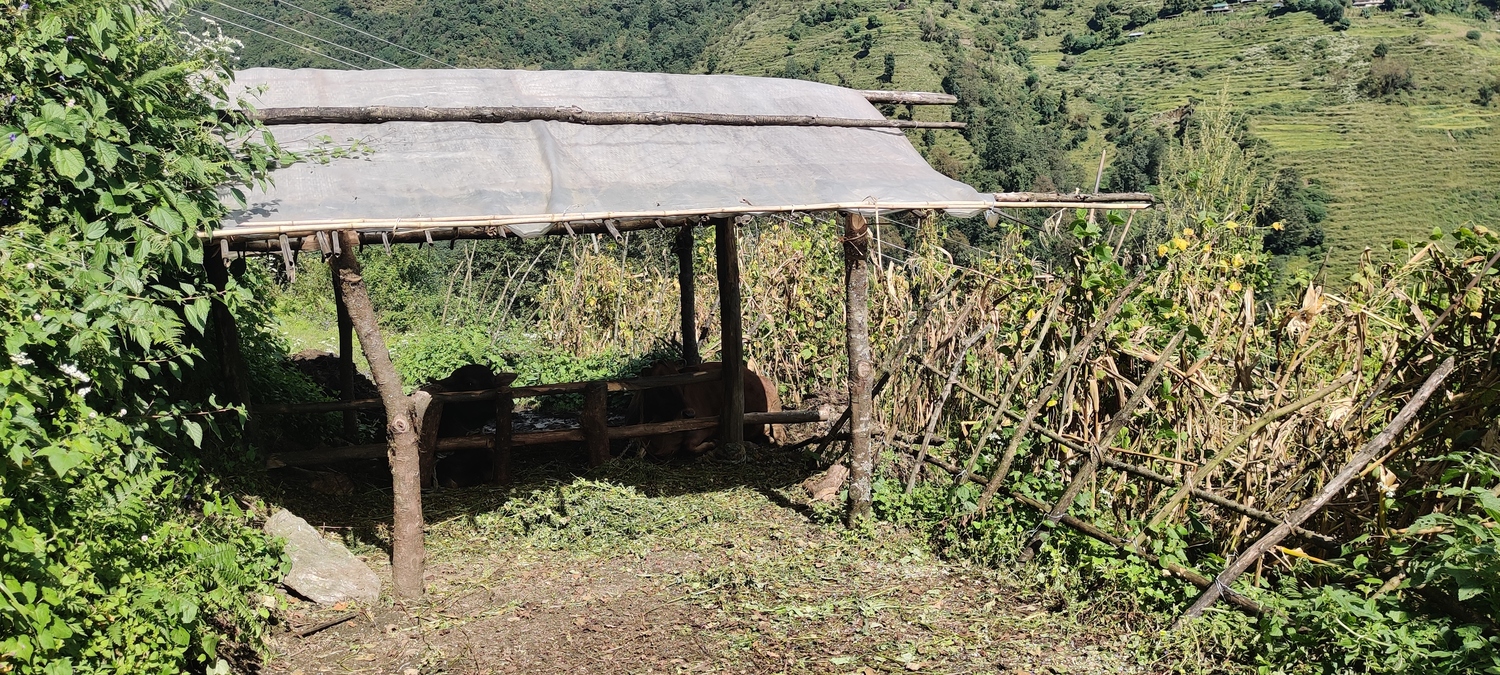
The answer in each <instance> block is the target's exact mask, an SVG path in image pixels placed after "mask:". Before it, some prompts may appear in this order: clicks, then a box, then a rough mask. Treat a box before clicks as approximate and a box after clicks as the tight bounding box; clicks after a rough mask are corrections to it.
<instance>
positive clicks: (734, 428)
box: [714, 218, 745, 452]
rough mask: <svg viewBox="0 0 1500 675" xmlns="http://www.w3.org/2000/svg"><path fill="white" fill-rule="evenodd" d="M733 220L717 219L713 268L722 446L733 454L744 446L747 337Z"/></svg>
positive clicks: (720, 441) (738, 252) (715, 222)
mask: <svg viewBox="0 0 1500 675" xmlns="http://www.w3.org/2000/svg"><path fill="white" fill-rule="evenodd" d="M737 237H738V234H737V233H736V232H735V227H734V219H733V218H715V219H714V264H715V268H716V269H715V272H716V273H717V274H718V278H719V321H720V327H721V330H720V332H719V334H720V336H721V338H722V342H723V346H722V348H721V349H720V357H719V360H720V361H721V362H723V364H724V366H723V370H722V371H720V372H721V374H720V382H721V383H722V384H723V386H724V410H723V412H722V413H721V414H720V416H719V446H720V447H721V448H724V449H726V450H729V451H730V452H737V451H738V450H737V448H740V447H742V446H743V444H744V442H745V335H744V330H743V328H742V326H741V317H740V246H739V240H738V238H737Z"/></svg>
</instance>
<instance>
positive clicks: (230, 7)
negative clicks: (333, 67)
mask: <svg viewBox="0 0 1500 675" xmlns="http://www.w3.org/2000/svg"><path fill="white" fill-rule="evenodd" d="M213 3H214V4H215V5H219V6H220V7H223V8H225V9H228V10H230V11H234V12H239V13H241V14H244V15H246V16H253V17H255V18H257V19H260V20H261V21H264V22H266V23H268V24H271V25H273V26H277V27H280V28H285V29H287V30H289V31H291V32H293V33H296V34H298V35H301V36H303V37H306V38H311V39H314V40H317V41H318V42H321V43H323V44H325V45H329V46H331V47H338V48H339V49H342V50H344V51H346V52H351V53H354V54H358V55H360V56H363V57H365V58H367V59H370V60H371V61H379V62H380V63H384V64H385V65H388V66H390V67H392V68H400V67H401V66H399V65H396V64H394V63H391V62H390V61H387V60H385V59H382V58H380V57H378V56H371V55H369V54H366V53H364V52H362V51H359V50H358V49H355V48H353V47H345V46H344V45H341V44H339V43H337V42H333V41H330V40H324V39H323V38H320V37H318V36H316V35H313V34H312V33H304V32H302V31H300V30H297V29H296V28H292V27H291V26H288V25H286V24H284V23H281V22H279V21H275V20H272V19H267V18H266V17H263V16H261V15H259V14H256V13H255V12H250V11H246V10H243V9H240V8H238V7H235V6H234V5H230V4H228V3H224V2H220V1H219V0H213Z"/></svg>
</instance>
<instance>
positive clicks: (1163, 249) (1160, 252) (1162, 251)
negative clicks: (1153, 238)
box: [1156, 244, 1167, 255]
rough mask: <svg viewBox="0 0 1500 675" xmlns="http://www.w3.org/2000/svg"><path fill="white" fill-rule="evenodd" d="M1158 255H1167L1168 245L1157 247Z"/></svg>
mask: <svg viewBox="0 0 1500 675" xmlns="http://www.w3.org/2000/svg"><path fill="white" fill-rule="evenodd" d="M1156 254H1157V255H1166V254H1167V245H1166V244H1162V245H1161V246H1157V247H1156Z"/></svg>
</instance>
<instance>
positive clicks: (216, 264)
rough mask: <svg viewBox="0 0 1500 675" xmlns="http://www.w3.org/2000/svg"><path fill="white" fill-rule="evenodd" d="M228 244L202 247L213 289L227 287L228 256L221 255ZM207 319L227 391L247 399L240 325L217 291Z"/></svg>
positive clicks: (235, 399) (247, 369)
mask: <svg viewBox="0 0 1500 675" xmlns="http://www.w3.org/2000/svg"><path fill="white" fill-rule="evenodd" d="M225 248H227V247H220V246H204V247H203V271H204V274H205V275H207V276H208V283H209V284H211V285H212V286H213V287H214V290H216V291H220V292H222V291H224V290H225V289H227V288H228V287H229V267H228V265H229V260H228V259H227V258H225V257H224V249H225ZM209 321H210V323H211V324H212V326H213V338H214V342H215V343H217V346H218V348H219V374H220V377H222V378H223V381H224V384H225V385H226V388H227V389H228V391H227V392H226V393H227V394H228V396H229V397H230V400H232V401H233V402H235V403H239V404H241V405H247V404H249V403H250V367H249V366H248V365H246V363H245V354H244V352H241V351H240V329H239V326H238V325H236V324H235V322H234V314H233V313H232V312H230V311H229V306H228V305H225V304H224V301H223V300H221V299H220V298H219V296H218V295H217V294H216V295H214V296H213V300H212V302H211V303H210V304H209Z"/></svg>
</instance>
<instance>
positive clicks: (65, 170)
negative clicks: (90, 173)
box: [49, 147, 85, 178]
mask: <svg viewBox="0 0 1500 675" xmlns="http://www.w3.org/2000/svg"><path fill="white" fill-rule="evenodd" d="M49 154H51V155H52V168H54V169H57V172H58V173H60V174H62V175H63V176H66V177H68V178H77V177H78V176H79V174H82V173H83V170H84V168H85V167H84V164H83V153H82V152H79V151H78V148H59V147H54V148H52V151H51V153H49Z"/></svg>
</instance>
